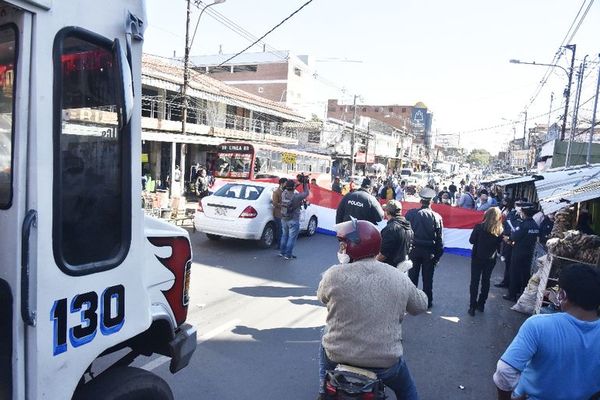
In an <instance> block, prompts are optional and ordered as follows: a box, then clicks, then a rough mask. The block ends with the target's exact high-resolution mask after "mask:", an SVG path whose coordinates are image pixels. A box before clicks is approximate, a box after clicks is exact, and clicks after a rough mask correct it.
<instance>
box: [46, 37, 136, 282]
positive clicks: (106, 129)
mask: <svg viewBox="0 0 600 400" xmlns="http://www.w3.org/2000/svg"><path fill="white" fill-rule="evenodd" d="M115 47H116V43H114V42H113V41H111V40H108V39H104V38H102V37H100V36H97V35H95V34H93V33H90V32H87V31H85V30H83V29H79V28H78V29H77V30H75V29H73V28H65V29H63V30H62V31H60V32H59V33H58V35H57V37H56V39H55V41H54V73H55V79H54V82H55V86H54V154H55V156H54V157H55V159H54V193H53V195H54V224H53V246H54V257H55V259H56V262H57V264H58V265H59V266H60V267H61V269H62V270H63V271H64V272H65V273H69V274H74V275H79V274H83V273H90V272H96V271H99V270H105V269H109V268H112V267H114V266H116V265H118V264H119V263H120V262H121V261H122V260H123V258H124V257H125V255H126V254H127V250H128V248H129V242H130V237H131V231H130V230H131V227H130V225H131V224H130V221H131V179H130V175H131V172H130V171H131V167H130V165H131V161H130V153H129V149H130V148H131V143H130V135H129V133H128V129H129V128H128V125H126V126H125V128H120V124H119V122H120V121H121V120H122V115H121V111H120V110H121V109H122V104H123V99H122V97H121V96H122V92H123V82H122V79H121V76H120V69H119V67H118V64H119V62H118V61H119V60H117V58H116V57H115V55H114V54H113V49H114V48H115ZM124 62H127V61H126V60H125V61H124Z"/></svg>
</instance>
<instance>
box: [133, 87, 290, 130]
mask: <svg viewBox="0 0 600 400" xmlns="http://www.w3.org/2000/svg"><path fill="white" fill-rule="evenodd" d="M161 102H162V103H164V105H163V104H160V103H161ZM161 105H162V106H164V119H167V120H171V121H181V115H182V113H181V104H180V103H178V102H168V101H165V100H163V99H161V98H160V97H153V96H144V98H143V101H142V116H144V117H149V118H154V119H161V118H160V117H161V116H160V110H161ZM187 122H188V123H189V124H198V125H206V126H209V127H213V128H217V129H231V130H235V131H242V132H252V133H257V134H264V135H273V136H281V137H285V138H291V139H296V138H297V136H298V135H297V132H296V130H295V129H289V128H284V127H283V125H282V124H281V123H280V122H277V121H268V120H264V119H258V118H249V117H244V116H240V115H233V114H220V113H217V112H216V111H214V110H211V109H202V108H197V107H190V108H189V109H188V118H187Z"/></svg>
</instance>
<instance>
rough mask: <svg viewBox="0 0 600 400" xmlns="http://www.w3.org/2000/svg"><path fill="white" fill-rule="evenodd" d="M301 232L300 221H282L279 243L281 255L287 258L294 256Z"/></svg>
mask: <svg viewBox="0 0 600 400" xmlns="http://www.w3.org/2000/svg"><path fill="white" fill-rule="evenodd" d="M299 232H300V221H298V220H295V219H283V218H282V219H281V241H280V242H279V250H280V251H281V254H283V255H284V256H287V257H291V256H292V251H293V250H294V245H295V244H296V238H298V233H299Z"/></svg>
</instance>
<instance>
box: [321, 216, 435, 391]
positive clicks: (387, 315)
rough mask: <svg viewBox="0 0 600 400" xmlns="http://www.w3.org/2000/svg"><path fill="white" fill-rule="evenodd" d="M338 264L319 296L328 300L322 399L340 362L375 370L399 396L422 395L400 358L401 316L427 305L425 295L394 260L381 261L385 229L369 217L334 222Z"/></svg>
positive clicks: (415, 313)
mask: <svg viewBox="0 0 600 400" xmlns="http://www.w3.org/2000/svg"><path fill="white" fill-rule="evenodd" d="M335 229H336V235H337V238H338V240H339V241H340V247H339V251H338V260H339V261H340V264H339V265H334V266H332V267H331V268H329V269H328V270H327V271H326V272H325V273H324V274H323V278H322V279H321V282H320V283H319V289H318V291H317V297H318V298H319V300H320V301H321V302H322V303H323V304H325V305H326V306H327V326H326V327H325V331H324V335H323V340H322V345H321V349H320V353H319V377H320V379H321V387H320V389H319V392H320V395H319V399H325V398H326V396H325V394H324V393H325V388H324V382H325V376H326V371H327V370H332V369H334V368H335V367H336V365H337V364H338V363H343V364H350V365H353V366H356V367H362V368H365V369H369V370H371V371H373V372H375V373H376V374H377V376H378V378H379V379H381V380H383V382H384V383H385V385H386V386H388V387H389V388H391V389H392V390H393V391H394V393H395V394H396V398H397V399H399V400H405V399H410V400H412V399H418V395H417V389H416V387H415V384H414V382H413V379H412V377H411V375H410V372H409V371H408V367H407V365H406V363H405V361H404V359H403V358H402V353H403V351H402V320H403V318H404V315H405V314H406V313H407V312H408V313H409V314H411V315H417V314H419V313H422V312H424V311H426V310H427V295H425V293H423V292H422V291H421V290H419V289H417V288H416V287H415V285H414V284H413V283H412V282H411V280H410V279H409V278H408V275H406V274H405V273H402V272H400V271H399V270H398V269H396V268H394V267H392V266H391V265H388V264H385V263H383V262H380V261H377V260H376V259H375V256H376V255H377V254H378V253H379V249H380V248H381V235H380V233H379V231H378V230H377V228H376V227H375V225H373V224H372V223H371V222H368V221H363V220H356V219H352V220H351V221H347V222H343V223H341V224H338V225H336V227H335Z"/></svg>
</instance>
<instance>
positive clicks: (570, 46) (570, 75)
mask: <svg viewBox="0 0 600 400" xmlns="http://www.w3.org/2000/svg"><path fill="white" fill-rule="evenodd" d="M564 47H565V48H566V49H569V50H571V67H570V68H569V70H568V71H567V70H566V69H565V68H563V67H561V66H560V65H557V64H545V63H536V62H535V61H534V62H527V61H521V60H515V59H512V60H509V62H510V63H511V64H524V65H540V66H542V67H552V68H554V67H557V68H560V69H561V70H563V71H564V73H565V74H567V77H568V78H569V83H568V84H567V88H566V89H565V97H566V101H565V113H564V115H563V124H562V129H561V133H560V140H565V132H566V130H567V114H568V112H569V100H570V98H571V83H572V82H573V67H574V65H575V50H576V45H574V44H568V45H566V46H564Z"/></svg>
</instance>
